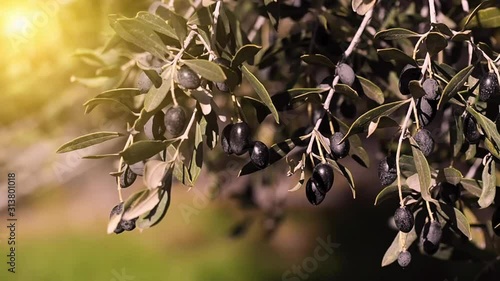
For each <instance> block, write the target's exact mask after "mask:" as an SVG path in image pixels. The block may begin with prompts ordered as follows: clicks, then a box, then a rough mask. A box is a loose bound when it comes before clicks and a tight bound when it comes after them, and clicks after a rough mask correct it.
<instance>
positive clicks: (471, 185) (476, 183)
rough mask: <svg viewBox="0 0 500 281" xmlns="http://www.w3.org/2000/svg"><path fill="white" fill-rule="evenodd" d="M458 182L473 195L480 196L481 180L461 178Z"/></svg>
mask: <svg viewBox="0 0 500 281" xmlns="http://www.w3.org/2000/svg"><path fill="white" fill-rule="evenodd" d="M460 184H461V185H462V186H463V188H464V189H465V190H467V191H468V192H469V193H470V194H472V195H474V196H475V197H477V198H479V197H481V193H482V186H483V182H482V181H480V180H476V179H468V178H462V179H461V180H460Z"/></svg>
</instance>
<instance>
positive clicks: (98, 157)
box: [82, 153, 120, 159]
mask: <svg viewBox="0 0 500 281" xmlns="http://www.w3.org/2000/svg"><path fill="white" fill-rule="evenodd" d="M117 156H120V154H116V153H112V154H97V155H87V156H83V157H82V159H102V158H108V157H117Z"/></svg>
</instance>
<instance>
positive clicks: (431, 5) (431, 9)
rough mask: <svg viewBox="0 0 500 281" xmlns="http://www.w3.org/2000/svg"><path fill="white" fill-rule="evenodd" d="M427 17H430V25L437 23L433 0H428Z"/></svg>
mask: <svg viewBox="0 0 500 281" xmlns="http://www.w3.org/2000/svg"><path fill="white" fill-rule="evenodd" d="M429 17H430V20H431V23H437V20H436V6H435V4H434V0H429Z"/></svg>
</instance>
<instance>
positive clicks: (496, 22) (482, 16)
mask: <svg viewBox="0 0 500 281" xmlns="http://www.w3.org/2000/svg"><path fill="white" fill-rule="evenodd" d="M499 26H500V8H498V7H491V8H486V9H482V10H480V11H478V12H477V14H476V15H475V16H474V17H472V19H471V20H470V21H469V22H468V23H467V25H464V28H469V29H471V28H475V27H480V28H497V27H499Z"/></svg>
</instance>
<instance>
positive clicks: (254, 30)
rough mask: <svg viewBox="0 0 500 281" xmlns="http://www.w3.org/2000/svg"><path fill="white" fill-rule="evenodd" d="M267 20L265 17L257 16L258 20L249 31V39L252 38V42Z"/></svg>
mask: <svg viewBox="0 0 500 281" xmlns="http://www.w3.org/2000/svg"><path fill="white" fill-rule="evenodd" d="M265 22H266V18H265V17H263V16H259V17H258V18H257V20H256V21H255V23H254V25H253V27H252V30H250V32H249V33H248V40H250V42H252V41H253V39H255V36H256V35H257V31H259V30H260V29H261V28H262V26H263V25H264V23H265Z"/></svg>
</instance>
